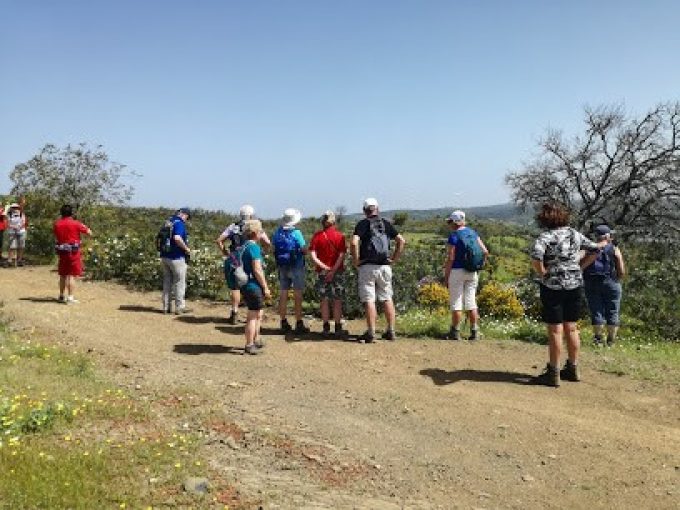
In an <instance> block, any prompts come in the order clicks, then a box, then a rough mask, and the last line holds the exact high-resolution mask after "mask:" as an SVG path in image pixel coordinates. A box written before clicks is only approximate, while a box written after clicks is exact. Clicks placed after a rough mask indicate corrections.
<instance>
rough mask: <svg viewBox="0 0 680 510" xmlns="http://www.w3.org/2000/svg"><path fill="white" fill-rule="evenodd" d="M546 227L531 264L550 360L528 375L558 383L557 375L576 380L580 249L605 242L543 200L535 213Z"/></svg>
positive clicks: (534, 380)
mask: <svg viewBox="0 0 680 510" xmlns="http://www.w3.org/2000/svg"><path fill="white" fill-rule="evenodd" d="M536 221H537V222H538V224H539V225H540V226H541V227H543V228H545V229H547V230H545V231H544V232H543V233H542V234H541V235H540V236H539V237H538V239H536V242H535V243H534V246H533V249H532V250H531V265H532V267H533V268H534V270H535V271H536V272H537V273H538V275H539V277H540V280H539V282H540V292H541V304H542V305H543V312H542V313H543V322H545V323H546V326H547V330H548V354H549V362H548V365H547V366H546V369H545V371H544V372H543V373H542V374H541V375H538V376H535V377H533V378H532V379H531V383H532V384H542V385H545V386H554V387H557V386H559V385H560V378H561V379H564V380H567V381H573V382H578V381H579V380H580V378H581V377H580V373H579V367H578V355H579V349H580V344H581V342H580V338H579V331H578V327H577V324H576V322H577V321H578V319H579V316H580V311H581V287H582V286H583V274H582V273H581V268H580V266H579V255H580V251H581V250H585V251H586V252H587V253H593V252H596V251H597V250H598V249H599V248H602V247H604V245H605V244H606V242H601V243H599V245H598V244H596V243H594V242H593V241H591V240H590V239H588V238H587V237H585V236H584V235H583V234H581V233H580V232H578V231H577V230H575V229H573V228H571V227H569V226H568V225H569V211H568V210H567V208H566V207H564V206H563V205H561V204H556V203H545V204H543V205H542V207H541V210H540V212H539V213H538V215H537V216H536ZM563 336H564V337H565V338H566V341H567V352H568V358H567V361H566V363H565V365H564V368H563V369H562V370H561V371H560V368H559V366H560V354H561V350H562V337H563Z"/></svg>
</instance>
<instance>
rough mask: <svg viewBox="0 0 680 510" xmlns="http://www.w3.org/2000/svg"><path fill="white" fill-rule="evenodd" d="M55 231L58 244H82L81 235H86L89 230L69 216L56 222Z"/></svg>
mask: <svg viewBox="0 0 680 510" xmlns="http://www.w3.org/2000/svg"><path fill="white" fill-rule="evenodd" d="M53 230H54V237H55V238H56V239H57V244H74V243H80V234H86V233H87V231H88V230H89V229H88V228H87V227H86V226H85V225H83V224H82V223H80V222H79V221H78V220H74V219H73V218H71V217H70V216H67V217H65V218H62V219H60V220H57V221H55V222H54V229H53Z"/></svg>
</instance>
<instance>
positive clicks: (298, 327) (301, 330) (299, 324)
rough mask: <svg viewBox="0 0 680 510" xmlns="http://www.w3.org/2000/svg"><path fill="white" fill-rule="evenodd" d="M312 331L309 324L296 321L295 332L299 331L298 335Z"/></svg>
mask: <svg viewBox="0 0 680 510" xmlns="http://www.w3.org/2000/svg"><path fill="white" fill-rule="evenodd" d="M310 331H311V330H310V329H309V328H308V327H307V326H305V323H304V322H302V321H297V322H296V323H295V333H297V334H298V335H305V334H307V333H309V332H310Z"/></svg>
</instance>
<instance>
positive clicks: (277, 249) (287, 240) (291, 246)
mask: <svg viewBox="0 0 680 510" xmlns="http://www.w3.org/2000/svg"><path fill="white" fill-rule="evenodd" d="M295 230H296V229H284V228H279V229H278V230H277V231H276V232H274V238H273V239H272V245H273V246H274V257H275V258H276V265H277V266H279V267H291V266H294V265H295V264H296V262H297V260H298V255H299V253H300V246H299V245H298V241H297V239H295V236H294V235H293V232H295Z"/></svg>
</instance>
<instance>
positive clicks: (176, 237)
mask: <svg viewBox="0 0 680 510" xmlns="http://www.w3.org/2000/svg"><path fill="white" fill-rule="evenodd" d="M172 239H173V240H174V241H175V244H176V245H177V246H178V247H179V249H180V250H182V251H183V252H184V253H186V254H187V255H190V254H191V250H190V249H189V246H188V245H187V243H185V242H184V239H182V236H180V235H178V234H175V235H174V236H172Z"/></svg>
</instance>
